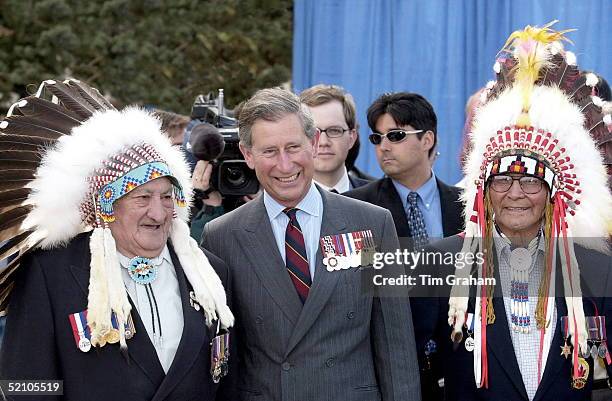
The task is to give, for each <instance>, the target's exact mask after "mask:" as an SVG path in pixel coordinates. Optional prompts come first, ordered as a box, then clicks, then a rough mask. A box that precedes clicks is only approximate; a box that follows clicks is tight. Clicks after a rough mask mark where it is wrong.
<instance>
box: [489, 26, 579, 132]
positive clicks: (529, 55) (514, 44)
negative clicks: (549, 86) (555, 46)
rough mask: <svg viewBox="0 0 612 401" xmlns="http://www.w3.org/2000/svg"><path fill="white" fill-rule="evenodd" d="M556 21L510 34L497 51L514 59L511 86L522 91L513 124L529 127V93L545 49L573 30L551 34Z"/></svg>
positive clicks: (545, 58)
mask: <svg viewBox="0 0 612 401" xmlns="http://www.w3.org/2000/svg"><path fill="white" fill-rule="evenodd" d="M557 22H558V21H557V20H555V21H552V22H549V23H548V24H546V25H544V26H543V27H541V28H539V27H532V26H530V25H527V26H526V27H525V29H523V30H522V31H515V32H513V33H512V34H511V35H510V37H509V38H508V40H507V41H506V43H505V44H504V47H503V48H502V50H500V53H501V52H508V53H509V54H512V56H513V57H514V58H515V59H516V60H517V64H516V66H515V67H514V69H513V72H514V86H515V87H518V88H520V90H521V92H522V98H523V105H522V111H521V115H520V116H519V118H518V120H517V122H516V125H517V126H519V127H528V126H529V125H530V120H529V109H530V108H531V93H532V91H533V86H534V83H535V82H536V81H537V80H538V77H539V75H540V71H541V70H542V67H544V66H546V64H547V63H548V59H549V57H550V56H551V54H550V51H549V50H548V47H549V46H550V44H551V43H553V42H558V41H561V40H565V41H567V42H570V43H571V41H570V40H569V39H567V38H566V37H565V34H566V33H568V32H571V31H574V30H575V29H566V30H564V31H555V30H553V29H551V28H550V27H551V26H552V25H554V24H555V23H557Z"/></svg>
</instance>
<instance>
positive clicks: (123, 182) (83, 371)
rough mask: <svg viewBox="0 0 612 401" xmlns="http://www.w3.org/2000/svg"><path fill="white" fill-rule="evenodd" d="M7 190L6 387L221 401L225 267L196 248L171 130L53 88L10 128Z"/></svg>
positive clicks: (5, 128) (1, 373)
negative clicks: (50, 385)
mask: <svg viewBox="0 0 612 401" xmlns="http://www.w3.org/2000/svg"><path fill="white" fill-rule="evenodd" d="M47 94H51V95H52V99H51V100H52V101H47V100H45V99H44V98H45V97H46V95H47ZM0 182H2V186H3V191H2V192H0V209H1V211H2V217H1V218H0V240H8V242H7V244H5V245H4V246H3V247H2V249H1V250H0V252H1V255H0V259H2V258H4V257H6V256H9V255H17V257H16V258H15V259H14V260H13V261H12V262H11V263H10V265H9V266H8V268H7V269H6V270H4V271H3V272H2V274H1V276H0V285H1V287H0V290H1V292H0V295H1V298H0V301H1V307H2V310H3V311H7V312H8V322H7V327H6V330H7V332H6V337H5V339H4V345H3V347H2V355H1V356H0V377H1V378H2V379H34V380H42V381H45V380H51V379H58V380H63V396H64V399H67V400H109V399H116V400H122V399H125V400H152V399H153V400H162V399H163V400H185V399H194V398H198V399H203V400H213V399H214V397H215V393H216V391H217V387H218V386H217V383H218V382H219V381H220V379H221V377H222V376H224V375H225V374H226V373H227V366H228V365H227V363H228V357H229V355H228V351H229V344H228V343H229V334H228V331H227V330H228V329H229V328H230V327H231V326H232V325H233V320H234V318H233V315H232V313H231V311H230V310H229V308H228V306H227V301H226V293H225V291H224V284H227V283H226V277H227V267H226V265H225V264H224V263H223V262H222V261H221V260H219V259H218V258H215V257H213V256H212V255H211V254H208V253H206V254H205V253H203V251H202V250H201V249H200V248H199V247H198V246H197V244H196V243H195V241H194V240H192V239H191V238H190V237H189V229H188V227H187V224H186V222H185V221H186V219H187V213H188V212H187V210H188V208H187V205H188V202H189V200H190V192H191V187H190V178H189V170H188V167H187V165H186V163H185V161H184V160H183V158H182V155H181V153H180V151H179V150H178V149H175V148H173V147H172V146H171V143H170V141H169V139H168V138H167V137H166V136H165V135H164V133H163V132H162V131H161V129H160V121H159V120H157V119H156V118H155V117H153V116H152V115H151V114H149V113H148V112H146V111H144V110H141V109H138V108H128V109H126V110H124V111H121V112H120V111H117V110H115V108H114V107H113V106H112V105H111V104H110V103H108V102H107V101H106V100H105V99H104V98H103V97H102V96H101V95H100V94H99V93H98V92H97V91H96V90H94V89H92V88H90V87H88V86H86V85H84V84H83V83H81V82H79V81H76V80H68V81H65V82H56V81H45V82H44V83H43V84H42V85H41V86H40V89H39V91H38V93H37V94H36V95H35V96H31V97H28V98H25V99H23V100H21V101H20V102H18V103H16V104H15V105H13V106H12V107H11V109H10V110H9V113H8V117H7V118H6V119H5V120H4V121H2V122H1V123H0ZM213 267H214V269H213ZM215 270H216V271H215ZM9 295H10V298H9ZM4 390H5V391H6V389H4ZM55 394H57V392H55ZM23 398H24V399H25V397H23ZM36 399H38V398H36Z"/></svg>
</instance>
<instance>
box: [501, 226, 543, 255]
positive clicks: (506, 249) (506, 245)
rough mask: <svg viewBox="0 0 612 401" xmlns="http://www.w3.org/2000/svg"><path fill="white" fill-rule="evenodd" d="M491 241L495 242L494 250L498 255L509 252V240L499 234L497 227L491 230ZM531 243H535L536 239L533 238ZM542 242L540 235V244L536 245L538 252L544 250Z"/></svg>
mask: <svg viewBox="0 0 612 401" xmlns="http://www.w3.org/2000/svg"><path fill="white" fill-rule="evenodd" d="M493 241H494V242H495V248H496V249H497V252H498V255H499V254H501V253H503V252H510V251H511V247H510V245H511V244H510V240H509V239H508V237H506V236H505V235H504V233H502V232H500V231H499V230H498V229H497V227H496V226H495V227H494V228H493ZM532 241H537V238H534V239H533V240H532ZM545 242H546V241H545V240H544V235H542V234H541V233H540V243H539V244H538V252H544V251H545V250H546V248H545V247H546V244H545Z"/></svg>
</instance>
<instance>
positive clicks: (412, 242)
mask: <svg viewBox="0 0 612 401" xmlns="http://www.w3.org/2000/svg"><path fill="white" fill-rule="evenodd" d="M368 125H369V126H370V129H371V130H372V134H371V135H370V137H369V139H370V142H371V143H372V144H373V145H374V149H375V151H376V158H377V159H378V163H379V164H380V167H381V168H382V170H383V171H384V172H385V175H386V176H385V177H383V178H382V179H379V180H378V181H374V182H372V183H370V184H368V185H366V186H363V187H361V188H359V189H356V190H354V191H350V192H348V193H347V196H350V197H353V198H356V199H360V200H363V201H366V202H369V203H373V204H375V205H378V206H382V207H384V208H386V209H388V210H389V211H391V214H392V215H393V220H394V223H395V228H396V230H397V235H398V237H399V238H400V244H401V247H402V248H403V249H409V250H410V251H412V250H420V249H422V247H423V246H425V245H426V244H427V243H428V242H429V241H431V240H434V239H440V238H442V237H447V236H450V235H454V234H457V233H459V232H460V231H461V230H462V228H463V223H462V219H461V204H460V203H459V194H460V190H459V188H456V187H452V186H449V185H446V184H445V183H444V182H442V181H441V180H440V179H438V178H437V177H436V176H435V174H434V173H433V171H432V164H433V160H435V158H434V157H432V156H433V154H434V152H435V148H436V143H437V133H436V126H437V117H436V114H435V112H434V110H433V107H432V106H431V104H430V103H429V102H428V101H427V100H426V99H425V98H424V97H423V96H421V95H419V94H416V93H408V92H398V93H389V94H384V95H382V96H380V97H379V98H378V99H376V100H375V101H374V103H372V105H371V106H370V107H369V108H368ZM411 305H412V316H413V321H414V326H415V336H416V343H417V352H418V355H419V364H420V367H421V387H422V391H423V399H427V400H440V399H442V390H441V388H440V385H439V383H438V382H439V378H440V377H441V374H440V373H439V368H438V366H436V365H437V364H436V356H437V354H436V352H435V351H436V344H435V342H433V340H432V339H431V337H430V335H429V334H427V333H430V332H431V330H430V329H431V327H432V326H433V325H435V320H434V319H433V318H432V316H433V314H432V313H430V310H429V309H430V305H429V303H428V302H426V300H422V299H411Z"/></svg>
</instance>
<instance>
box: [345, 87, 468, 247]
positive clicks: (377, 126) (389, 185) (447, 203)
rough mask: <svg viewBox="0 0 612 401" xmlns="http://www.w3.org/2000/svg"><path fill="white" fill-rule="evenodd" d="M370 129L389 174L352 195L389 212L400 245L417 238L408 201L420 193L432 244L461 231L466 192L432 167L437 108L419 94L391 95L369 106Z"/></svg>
mask: <svg viewBox="0 0 612 401" xmlns="http://www.w3.org/2000/svg"><path fill="white" fill-rule="evenodd" d="M368 125H369V126H370V129H371V130H372V132H373V134H372V135H370V142H371V143H372V144H373V145H374V149H375V151H376V158H377V159H378V163H379V164H380V167H381V169H382V170H383V171H384V173H385V175H386V176H385V177H384V178H381V179H379V180H377V181H374V182H372V183H370V184H368V185H365V186H363V187H360V188H359V189H355V190H353V191H350V192H348V193H347V194H346V195H347V196H349V197H352V198H355V199H360V200H363V201H366V202H368V203H372V204H374V205H378V206H382V207H384V208H385V209H387V210H389V211H390V212H391V214H392V215H393V221H394V223H395V228H396V230H397V235H398V237H399V238H400V241H401V239H402V238H410V237H412V236H413V233H412V232H411V229H410V225H409V220H408V217H409V215H410V213H409V212H410V205H409V204H408V203H409V202H408V199H407V198H408V194H409V193H411V192H416V193H417V197H416V205H417V208H418V210H419V211H420V213H421V214H422V216H423V220H424V223H425V228H426V231H427V236H428V238H429V239H430V240H433V239H436V238H437V239H439V238H442V237H448V236H451V235H454V234H457V233H459V232H460V231H461V230H462V227H463V219H462V218H461V203H460V202H459V195H460V189H459V188H456V187H453V186H450V185H447V184H445V183H444V182H443V181H442V180H440V179H439V178H437V177H436V176H435V174H434V173H433V171H432V169H431V165H432V160H433V154H434V152H435V148H436V144H437V131H436V128H437V117H436V114H435V112H434V110H433V107H432V106H431V104H430V103H429V102H428V101H427V100H426V99H425V98H423V97H422V96H421V95H418V94H416V93H406V92H399V93H392V94H385V95H382V96H380V97H379V98H378V99H376V100H375V101H374V103H372V105H371V106H370V107H369V108H368ZM389 133H391V135H388V134H389ZM404 195H405V196H404Z"/></svg>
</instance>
